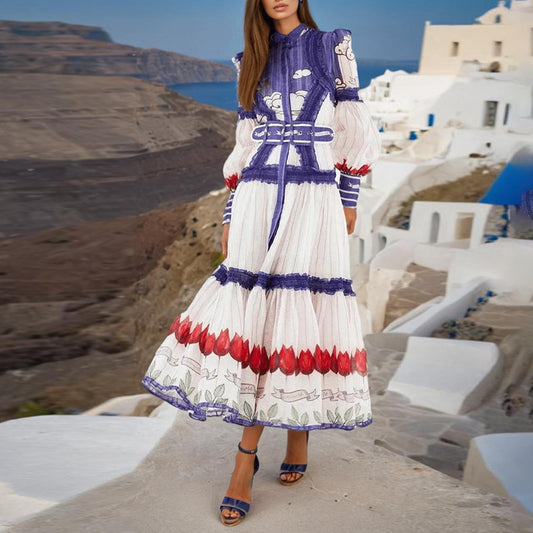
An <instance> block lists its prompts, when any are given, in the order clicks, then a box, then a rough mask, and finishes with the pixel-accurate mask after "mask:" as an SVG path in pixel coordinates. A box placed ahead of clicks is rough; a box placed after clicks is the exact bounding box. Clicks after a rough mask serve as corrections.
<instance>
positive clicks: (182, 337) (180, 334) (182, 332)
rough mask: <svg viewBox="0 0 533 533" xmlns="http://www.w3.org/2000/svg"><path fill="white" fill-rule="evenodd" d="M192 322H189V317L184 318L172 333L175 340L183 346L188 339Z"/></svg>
mask: <svg viewBox="0 0 533 533" xmlns="http://www.w3.org/2000/svg"><path fill="white" fill-rule="evenodd" d="M191 324H192V322H191V321H190V320H189V317H187V318H185V320H184V321H183V322H181V324H180V325H179V326H178V329H177V330H176V332H175V333H174V335H175V336H176V339H178V341H179V342H181V343H183V344H185V343H186V342H187V339H188V337H189V333H190V329H191Z"/></svg>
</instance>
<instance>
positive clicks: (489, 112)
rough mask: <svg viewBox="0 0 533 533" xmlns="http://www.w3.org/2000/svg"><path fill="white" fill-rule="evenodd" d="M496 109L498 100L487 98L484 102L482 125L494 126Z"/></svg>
mask: <svg viewBox="0 0 533 533" xmlns="http://www.w3.org/2000/svg"><path fill="white" fill-rule="evenodd" d="M497 109H498V102H496V101H493V100H487V101H486V102H485V118H484V120H483V126H490V127H494V126H495V125H496V110H497Z"/></svg>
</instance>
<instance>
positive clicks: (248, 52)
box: [237, 0, 318, 111]
mask: <svg viewBox="0 0 533 533" xmlns="http://www.w3.org/2000/svg"><path fill="white" fill-rule="evenodd" d="M298 18H299V19H300V22H303V23H305V24H306V25H307V26H309V27H310V28H314V29H318V26H317V24H316V22H315V21H314V20H313V17H312V16H311V12H310V10H309V4H308V0H303V3H302V4H301V5H299V6H298ZM272 31H274V22H273V21H272V19H271V18H270V17H269V16H268V15H267V14H266V12H265V8H264V7H263V3H262V2H261V0H246V7H245V10H244V50H243V55H242V59H241V70H240V75H239V87H238V89H237V94H238V98H239V102H240V103H241V105H242V107H243V108H244V109H246V110H247V111H251V110H252V107H253V103H254V97H255V91H256V89H257V84H258V83H259V80H260V79H261V74H262V73H263V70H264V68H265V65H266V64H267V61H268V55H269V49H270V33H271V32H272Z"/></svg>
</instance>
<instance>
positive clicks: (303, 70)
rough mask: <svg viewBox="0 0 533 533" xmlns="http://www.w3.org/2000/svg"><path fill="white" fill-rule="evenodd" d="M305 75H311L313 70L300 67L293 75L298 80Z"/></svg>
mask: <svg viewBox="0 0 533 533" xmlns="http://www.w3.org/2000/svg"><path fill="white" fill-rule="evenodd" d="M305 76H311V71H310V70H309V69H308V68H301V69H298V70H297V71H296V72H295V73H294V74H293V75H292V77H293V79H295V80H298V79H300V78H303V77H305Z"/></svg>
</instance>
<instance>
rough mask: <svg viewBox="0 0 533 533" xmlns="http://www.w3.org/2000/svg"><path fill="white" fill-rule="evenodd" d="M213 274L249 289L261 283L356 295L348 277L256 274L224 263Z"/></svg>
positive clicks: (275, 287) (264, 285) (265, 287)
mask: <svg viewBox="0 0 533 533" xmlns="http://www.w3.org/2000/svg"><path fill="white" fill-rule="evenodd" d="M211 275H212V276H215V278H216V279H217V280H218V281H219V282H220V283H221V284H222V285H225V284H226V283H230V282H231V283H238V284H239V285H241V286H242V287H244V288H245V289H249V290H251V289H252V288H253V287H255V286H256V285H259V286H260V287H262V288H263V289H265V290H270V289H296V290H307V291H311V292H324V293H326V294H335V293H336V292H338V291H343V293H344V295H345V296H355V291H354V290H353V287H352V280H351V279H348V278H319V277H318V276H310V275H309V274H268V273H267V272H261V271H259V272H258V273H257V274H255V273H254V272H250V271H249V270H244V269H242V268H236V267H229V268H228V267H227V266H226V265H224V264H220V265H219V266H218V268H217V269H216V270H215V271H214V272H213V274H211Z"/></svg>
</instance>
